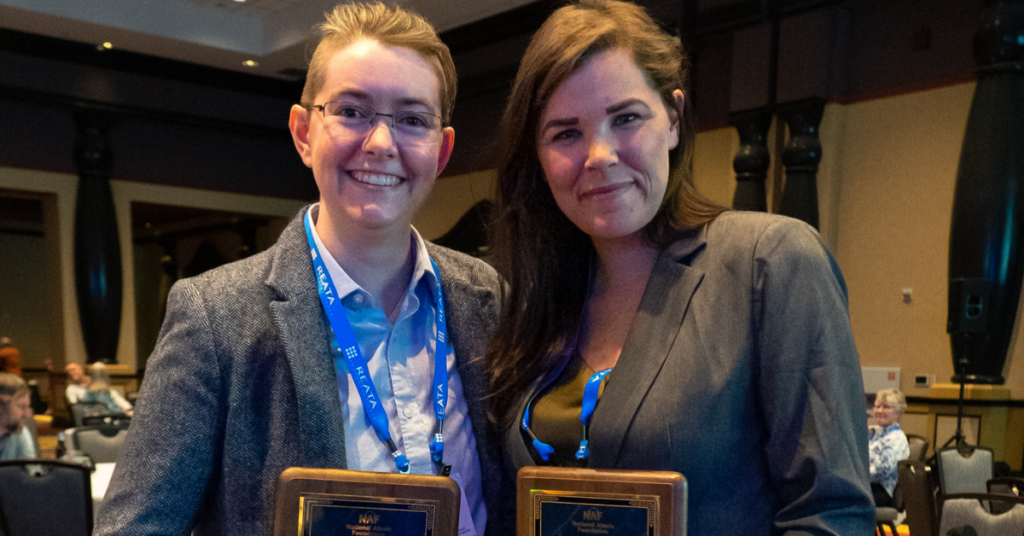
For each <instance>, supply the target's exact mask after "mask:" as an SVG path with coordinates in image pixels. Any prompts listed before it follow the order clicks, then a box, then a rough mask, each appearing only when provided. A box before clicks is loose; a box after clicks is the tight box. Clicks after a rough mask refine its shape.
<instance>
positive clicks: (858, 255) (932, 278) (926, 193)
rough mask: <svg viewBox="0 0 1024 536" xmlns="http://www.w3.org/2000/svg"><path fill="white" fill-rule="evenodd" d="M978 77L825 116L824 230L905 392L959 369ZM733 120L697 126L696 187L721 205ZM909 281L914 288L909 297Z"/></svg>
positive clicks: (878, 351)
mask: <svg viewBox="0 0 1024 536" xmlns="http://www.w3.org/2000/svg"><path fill="white" fill-rule="evenodd" d="M973 94H974V84H973V83H966V84H959V85H955V86H950V87H944V88H939V89H933V90H928V91H921V92H916V93H910V94H905V95H900V96H896V97H890V98H884V99H877V100H871V101H865V102H860V103H855V104H849V105H842V104H830V105H828V106H827V107H826V109H825V115H824V118H823V120H822V125H821V139H822V146H823V151H822V155H823V158H822V162H821V168H820V172H819V177H818V189H819V206H820V208H821V232H822V236H823V237H824V238H825V242H826V243H827V244H829V247H830V248H831V249H832V251H833V253H834V254H835V256H836V259H837V260H838V261H839V265H840V267H841V268H842V270H843V274H844V275H845V277H846V282H847V284H848V286H849V291H850V315H851V317H852V322H853V331H854V336H855V338H856V341H857V348H858V350H859V351H860V356H861V364H862V365H864V366H898V367H900V368H901V374H900V387H901V389H902V390H903V391H904V392H906V394H907V395H909V396H931V390H929V389H917V388H915V387H914V384H913V382H914V380H913V376H914V375H915V374H929V375H932V374H934V375H935V376H936V378H937V381H938V383H945V382H949V379H950V377H951V376H952V374H953V365H952V356H951V353H950V346H949V337H948V336H947V335H946V308H947V284H948V282H947V274H948V266H947V261H948V249H949V226H950V219H951V214H952V207H953V187H954V184H955V182H956V169H957V165H958V162H959V157H960V144H961V142H962V140H963V133H964V129H965V128H966V125H967V114H968V111H969V108H970V103H971V98H972V97H973ZM738 146H739V141H738V137H737V135H736V134H735V130H734V129H732V128H725V129H719V130H713V131H709V132H703V133H701V134H699V135H698V136H697V143H696V156H695V163H694V175H695V180H696V182H697V185H698V188H699V189H700V190H701V191H702V192H703V193H705V194H706V195H708V196H709V197H711V198H713V199H714V200H716V201H718V202H721V203H726V204H728V203H730V202H731V197H732V192H733V190H734V189H735V179H734V176H733V171H732V157H733V155H734V154H735V152H736V150H737V148H738ZM904 288H911V289H913V295H912V299H911V302H910V303H904V302H903V294H902V291H903V289H904ZM1022 353H1024V341H1022V340H1020V338H1019V337H1016V338H1015V340H1014V344H1013V351H1012V352H1011V357H1010V358H1009V359H1008V361H1009V363H1008V364H1007V373H1006V378H1007V384H1006V387H1007V388H1008V389H1009V390H1010V396H1011V398H1013V399H1015V400H1020V399H1024V357H1016V356H1018V355H1020V354H1022Z"/></svg>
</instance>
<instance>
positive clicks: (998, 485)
mask: <svg viewBox="0 0 1024 536" xmlns="http://www.w3.org/2000/svg"><path fill="white" fill-rule="evenodd" d="M985 486H986V487H987V488H988V492H989V493H995V494H998V495H1014V496H1017V497H1024V478H1017V477H1009V476H1004V477H996V478H992V479H989V481H988V482H986V483H985ZM1008 507H1009V504H1008V503H1005V502H1001V503H993V504H992V508H991V509H990V510H989V511H990V512H992V513H993V514H1001V513H1003V512H1004V511H1005V510H1000V508H1006V509H1008Z"/></svg>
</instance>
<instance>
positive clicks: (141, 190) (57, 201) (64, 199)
mask: <svg viewBox="0 0 1024 536" xmlns="http://www.w3.org/2000/svg"><path fill="white" fill-rule="evenodd" d="M110 183H111V191H112V193H113V198H114V210H115V212H116V214H117V227H118V233H119V236H120V241H121V261H122V263H121V269H122V272H123V277H124V287H123V293H122V303H121V331H120V338H119V340H118V345H117V365H116V366H114V367H111V368H110V372H111V373H112V374H134V373H135V364H136V348H135V347H136V340H135V336H136V330H135V296H134V288H135V283H134V273H135V272H134V262H133V255H132V229H131V204H132V203H133V202H136V201H139V202H146V203H158V204H165V205H175V206H186V207H196V208H207V209H216V210H230V211H236V212H243V213H249V214H261V215H268V216H282V217H286V218H291V217H292V216H294V215H295V213H296V212H297V211H298V209H299V207H301V206H302V205H304V204H305V203H303V202H300V201H292V200H286V199H272V198H267V197H258V196H251V195H240V194H228V193H222V192H211V191H204V190H194V189H188V188H175V187H169V186H158V185H152V184H143V183H137V182H130V181H119V180H112V181H110ZM77 187H78V178H77V177H76V176H74V175H70V174H66V173H51V172H43V171H32V170H25V169H14V168H0V190H7V191H10V192H14V193H16V194H18V193H20V194H29V195H31V194H39V195H44V196H48V197H49V199H51V200H52V201H48V202H47V203H48V204H52V205H53V208H52V209H49V208H47V209H45V212H46V219H47V221H46V222H45V224H44V225H45V226H46V227H47V232H46V239H47V241H48V242H51V243H53V244H55V248H56V251H57V252H58V253H57V254H56V255H55V256H56V262H54V263H53V264H54V265H56V267H57V269H56V270H54V271H53V274H52V277H51V278H50V281H49V284H51V285H53V288H56V289H59V293H60V295H61V296H62V299H61V300H60V301H59V302H58V307H59V308H60V313H59V314H60V322H58V323H57V325H59V328H58V329H59V331H60V333H58V334H56V335H55V336H54V338H55V339H56V340H57V341H60V342H61V343H62V348H60V349H59V350H60V351H62V353H63V355H62V356H56V355H51V356H48V357H53V358H55V359H54V360H55V361H56V362H57V363H61V362H65V363H69V362H72V361H74V362H78V363H83V362H85V357H86V356H85V343H84V340H83V338H82V327H81V324H80V323H79V319H78V303H77V300H76V298H75V279H74V214H75V212H74V210H75V209H74V207H75V194H76V193H77ZM51 229H52V230H51ZM5 253H6V252H5ZM43 268H46V267H40V269H43ZM9 283H11V282H8V281H0V284H9ZM43 320H45V319H43ZM43 320H40V321H43ZM43 344H44V342H43V341H40V342H38V343H35V342H33V343H32V344H30V346H42V345H43ZM51 346H52V345H51ZM55 351H57V350H55ZM36 357H38V356H33V357H31V358H30V359H28V360H27V362H26V363H25V366H27V367H32V368H39V367H41V366H42V363H41V362H40V361H41V359H36Z"/></svg>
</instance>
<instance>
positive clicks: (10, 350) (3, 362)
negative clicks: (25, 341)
mask: <svg viewBox="0 0 1024 536" xmlns="http://www.w3.org/2000/svg"><path fill="white" fill-rule="evenodd" d="M0 372H10V373H11V374H14V375H17V376H21V352H19V351H18V348H17V347H16V346H14V344H13V343H12V342H11V339H10V338H8V337H0Z"/></svg>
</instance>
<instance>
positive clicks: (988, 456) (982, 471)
mask: <svg viewBox="0 0 1024 536" xmlns="http://www.w3.org/2000/svg"><path fill="white" fill-rule="evenodd" d="M961 450H963V451H964V452H962V453H961ZM937 461H938V466H939V490H940V491H941V492H942V494H943V495H950V494H953V493H986V492H987V491H988V489H987V488H986V486H985V483H986V482H988V480H989V479H990V478H992V449H987V448H985V447H967V448H964V449H960V448H958V447H950V448H945V449H942V450H940V451H939V452H938V453H937Z"/></svg>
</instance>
